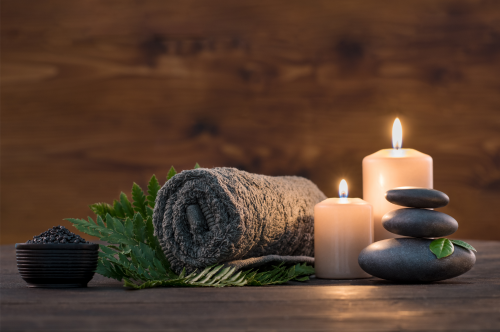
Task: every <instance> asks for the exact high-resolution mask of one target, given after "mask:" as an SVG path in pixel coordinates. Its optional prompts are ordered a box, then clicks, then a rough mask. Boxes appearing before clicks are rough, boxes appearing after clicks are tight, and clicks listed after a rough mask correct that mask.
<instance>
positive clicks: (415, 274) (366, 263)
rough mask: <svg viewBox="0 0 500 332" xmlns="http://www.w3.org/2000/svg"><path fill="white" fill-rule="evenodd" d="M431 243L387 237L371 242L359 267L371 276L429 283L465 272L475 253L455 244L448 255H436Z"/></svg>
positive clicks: (421, 240)
mask: <svg viewBox="0 0 500 332" xmlns="http://www.w3.org/2000/svg"><path fill="white" fill-rule="evenodd" d="M431 242H432V240H430V239H422V238H397V239H387V240H382V241H378V242H375V243H372V244H371V245H369V246H368V247H366V248H365V249H363V251H362V252H361V253H360V255H359V258H358V262H359V266H361V268H362V269H363V270H364V271H365V272H366V273H369V274H371V275H373V276H375V277H378V278H382V279H386V280H391V281H401V282H431V281H439V280H445V279H450V278H455V277H458V276H459V275H461V274H464V273H465V272H467V271H469V270H470V269H471V268H472V267H473V266H474V263H475V262H476V256H475V255H474V253H473V252H472V251H470V250H469V249H465V248H462V247H460V246H455V251H454V252H453V254H451V255H450V256H448V257H445V258H440V259H438V258H436V256H435V255H434V254H433V253H432V252H431V250H430V249H429V245H430V243H431Z"/></svg>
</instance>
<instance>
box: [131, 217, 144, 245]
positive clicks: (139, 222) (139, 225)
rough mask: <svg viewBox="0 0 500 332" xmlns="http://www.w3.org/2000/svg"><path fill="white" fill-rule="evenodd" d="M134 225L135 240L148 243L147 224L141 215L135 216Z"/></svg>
mask: <svg viewBox="0 0 500 332" xmlns="http://www.w3.org/2000/svg"><path fill="white" fill-rule="evenodd" d="M133 223H134V238H135V239H136V240H137V241H138V242H146V241H147V237H146V224H145V223H144V219H143V218H142V216H141V215H140V214H139V213H137V214H136V215H135V216H134V220H133Z"/></svg>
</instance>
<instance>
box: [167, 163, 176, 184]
mask: <svg viewBox="0 0 500 332" xmlns="http://www.w3.org/2000/svg"><path fill="white" fill-rule="evenodd" d="M175 174H177V171H176V170H175V168H174V166H172V167H170V170H169V171H168V174H167V181H168V180H170V179H171V178H173V177H174V175H175Z"/></svg>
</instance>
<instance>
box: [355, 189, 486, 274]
mask: <svg viewBox="0 0 500 332" xmlns="http://www.w3.org/2000/svg"><path fill="white" fill-rule="evenodd" d="M386 199H387V200H388V201H389V202H391V203H393V204H397V205H401V206H404V207H406V208H403V209H398V210H393V211H391V212H389V213H387V214H385V215H384V217H383V218H382V226H383V227H384V228H385V229H387V230H388V231H389V232H391V233H394V234H397V235H402V236H407V237H406V238H396V239H387V240H382V241H378V242H375V243H372V244H371V245H369V246H368V247H366V248H365V249H363V251H362V252H361V254H360V255H359V259H358V261H359V265H360V266H361V268H362V269H363V270H364V271H365V272H367V273H369V274H371V275H373V276H375V277H379V278H382V279H386V280H392V281H403V282H430V281H439V280H445V279H450V278H454V277H457V276H459V275H461V274H463V273H465V272H467V271H469V270H470V269H471V268H472V267H473V266H474V263H475V262H476V256H475V255H474V253H473V252H472V251H470V250H469V249H466V248H463V247H460V246H455V251H454V252H453V254H451V255H450V256H448V257H444V258H440V259H437V258H436V256H435V255H434V254H433V253H432V252H431V250H430V248H429V246H430V244H431V242H432V241H433V239H429V238H439V237H443V236H447V235H451V234H453V233H455V232H456V230H457V229H458V223H457V221H456V220H455V219H454V218H452V217H451V216H449V215H447V214H445V213H442V212H437V211H434V210H428V209H430V208H439V207H443V206H446V205H447V204H448V203H449V201H450V200H449V198H448V196H447V195H446V194H445V193H443V192H441V191H438V190H434V189H427V188H410V187H402V188H396V189H391V190H389V191H387V193H386Z"/></svg>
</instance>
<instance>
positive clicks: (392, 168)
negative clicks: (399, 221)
mask: <svg viewBox="0 0 500 332" xmlns="http://www.w3.org/2000/svg"><path fill="white" fill-rule="evenodd" d="M392 145H393V149H384V150H380V151H378V152H375V153H374V154H371V155H369V156H366V157H365V158H364V159H363V199H364V200H365V201H367V202H369V203H370V204H371V205H373V225H374V231H375V241H380V240H384V239H389V238H395V237H400V236H398V235H396V234H393V233H390V232H388V231H387V230H386V229H385V228H384V227H383V226H382V217H383V216H384V214H386V213H387V212H389V211H392V210H396V209H399V208H402V207H401V206H398V205H394V204H392V203H389V202H388V201H387V200H386V199H385V193H386V192H387V190H389V189H393V188H397V187H406V186H410V187H422V188H432V187H433V183H432V158H431V156H429V155H426V154H424V153H422V152H419V151H417V150H413V149H402V146H403V129H402V126H401V122H400V121H399V119H398V118H396V120H395V121H394V125H393V127H392Z"/></svg>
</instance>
